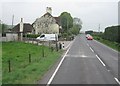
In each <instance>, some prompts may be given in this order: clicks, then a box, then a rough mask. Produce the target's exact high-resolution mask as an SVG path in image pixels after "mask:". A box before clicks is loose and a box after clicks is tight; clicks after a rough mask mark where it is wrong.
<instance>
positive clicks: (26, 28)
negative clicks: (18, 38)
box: [12, 19, 34, 34]
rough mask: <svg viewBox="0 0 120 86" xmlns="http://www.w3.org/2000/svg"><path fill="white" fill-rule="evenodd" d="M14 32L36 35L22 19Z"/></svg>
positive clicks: (14, 28)
mask: <svg viewBox="0 0 120 86" xmlns="http://www.w3.org/2000/svg"><path fill="white" fill-rule="evenodd" d="M21 28H22V29H21ZM12 32H17V33H20V32H22V33H23V34H30V33H34V28H33V27H32V25H31V24H29V23H23V21H22V19H21V22H20V23H19V24H17V25H16V26H14V27H13V29H12Z"/></svg>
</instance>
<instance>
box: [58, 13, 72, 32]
mask: <svg viewBox="0 0 120 86" xmlns="http://www.w3.org/2000/svg"><path fill="white" fill-rule="evenodd" d="M60 21H61V25H62V28H63V29H64V31H65V32H67V31H69V28H72V27H73V18H72V16H71V14H70V13H68V12H63V13H61V15H60Z"/></svg>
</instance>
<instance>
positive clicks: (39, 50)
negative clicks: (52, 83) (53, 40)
mask: <svg viewBox="0 0 120 86" xmlns="http://www.w3.org/2000/svg"><path fill="white" fill-rule="evenodd" d="M43 49H44V57H43ZM60 54H61V51H58V52H56V51H51V49H50V48H49V47H46V46H38V45H34V44H28V43H23V42H3V43H2V73H3V77H2V80H3V81H2V83H3V84H35V83H36V82H37V80H40V79H41V77H42V76H43V75H44V73H45V72H46V71H48V69H49V68H50V67H51V66H52V65H53V64H54V63H55V62H56V60H57V59H58V58H59V57H60ZM30 56H31V61H30V58H29V57H30ZM9 60H10V63H11V64H10V65H11V67H10V69H11V72H9V70H8V68H9V67H8V61H9Z"/></svg>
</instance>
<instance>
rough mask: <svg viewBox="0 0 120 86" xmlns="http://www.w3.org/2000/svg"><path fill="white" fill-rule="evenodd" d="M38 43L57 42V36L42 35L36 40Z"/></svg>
mask: <svg viewBox="0 0 120 86" xmlns="http://www.w3.org/2000/svg"><path fill="white" fill-rule="evenodd" d="M36 39H37V40H40V41H56V40H57V41H58V35H57V34H42V35H40V36H39V37H37V38H36Z"/></svg>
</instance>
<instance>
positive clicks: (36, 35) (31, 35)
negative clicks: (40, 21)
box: [24, 34, 40, 38]
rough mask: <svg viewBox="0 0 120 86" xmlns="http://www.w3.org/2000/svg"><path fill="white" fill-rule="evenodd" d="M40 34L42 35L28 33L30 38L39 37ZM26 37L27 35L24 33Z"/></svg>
mask: <svg viewBox="0 0 120 86" xmlns="http://www.w3.org/2000/svg"><path fill="white" fill-rule="evenodd" d="M38 36H40V34H27V37H28V38H37V37H38ZM24 37H25V35H24Z"/></svg>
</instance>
